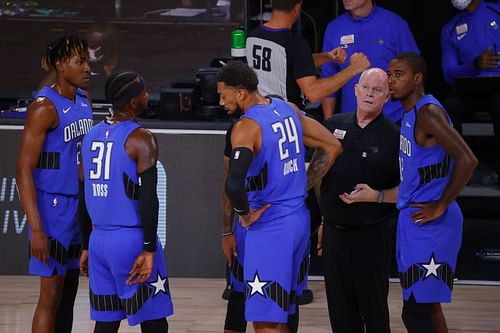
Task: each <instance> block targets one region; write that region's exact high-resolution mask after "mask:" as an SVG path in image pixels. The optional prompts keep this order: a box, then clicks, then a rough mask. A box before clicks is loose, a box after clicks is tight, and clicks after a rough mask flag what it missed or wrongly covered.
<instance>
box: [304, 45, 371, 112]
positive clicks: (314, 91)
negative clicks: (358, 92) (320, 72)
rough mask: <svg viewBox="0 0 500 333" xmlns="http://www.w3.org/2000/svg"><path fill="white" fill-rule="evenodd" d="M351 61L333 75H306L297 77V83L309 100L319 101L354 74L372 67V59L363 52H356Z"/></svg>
mask: <svg viewBox="0 0 500 333" xmlns="http://www.w3.org/2000/svg"><path fill="white" fill-rule="evenodd" d="M349 61H350V64H349V66H347V67H346V68H345V69H343V70H341V71H340V72H338V73H337V74H335V75H333V76H330V77H326V78H322V79H318V78H317V77H316V76H305V77H301V78H299V79H297V80H296V81H297V84H298V85H299V87H300V89H301V90H302V92H303V93H304V95H305V96H306V97H307V99H308V100H309V101H311V102H316V101H319V100H321V99H322V98H323V97H326V96H328V95H331V94H333V93H335V92H336V91H337V90H339V89H340V88H342V86H344V85H345V84H346V83H347V82H348V81H349V80H350V79H352V78H353V77H354V76H356V75H358V74H360V73H362V72H363V71H364V70H365V69H367V68H368V67H370V61H369V60H368V58H367V57H366V55H364V54H363V53H354V54H353V55H351V57H350V60H349Z"/></svg>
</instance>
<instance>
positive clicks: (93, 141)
mask: <svg viewBox="0 0 500 333" xmlns="http://www.w3.org/2000/svg"><path fill="white" fill-rule="evenodd" d="M139 127H140V126H139V125H138V124H137V123H136V122H134V121H132V120H129V121H124V122H119V123H116V124H110V123H108V122H106V121H102V122H100V123H99V124H97V125H96V126H95V127H94V128H93V129H92V130H91V131H90V132H89V133H88V134H87V135H86V136H85V138H84V139H83V145H82V161H83V172H84V174H83V175H84V179H85V202H86V205H87V210H88V212H89V215H90V218H91V219H92V223H93V224H94V225H95V226H96V227H98V228H101V229H105V230H111V229H115V228H119V227H138V226H141V220H140V217H139V201H138V199H139V188H140V186H139V180H138V176H137V164H136V162H135V161H133V160H131V159H130V157H129V156H128V154H127V152H126V150H125V143H126V141H127V138H128V136H129V135H130V133H132V132H133V131H134V130H135V129H137V128H139Z"/></svg>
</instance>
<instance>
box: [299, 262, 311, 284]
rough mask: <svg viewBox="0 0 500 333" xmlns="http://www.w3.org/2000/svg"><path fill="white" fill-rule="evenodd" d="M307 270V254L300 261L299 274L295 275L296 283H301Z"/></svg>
mask: <svg viewBox="0 0 500 333" xmlns="http://www.w3.org/2000/svg"><path fill="white" fill-rule="evenodd" d="M308 271H309V256H308V255H306V256H305V257H304V259H303V260H302V262H301V263H300V268H299V274H298V276H297V283H298V284H300V283H302V282H303V281H304V280H305V278H306V277H307V272H308Z"/></svg>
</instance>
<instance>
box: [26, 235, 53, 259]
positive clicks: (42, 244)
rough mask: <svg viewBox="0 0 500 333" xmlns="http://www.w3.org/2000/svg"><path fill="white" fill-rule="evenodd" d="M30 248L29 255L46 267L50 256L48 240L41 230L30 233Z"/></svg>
mask: <svg viewBox="0 0 500 333" xmlns="http://www.w3.org/2000/svg"><path fill="white" fill-rule="evenodd" d="M30 247H31V255H32V256H34V257H35V258H37V259H38V260H40V261H41V262H43V263H44V264H45V265H47V263H48V262H49V255H50V247H49V239H48V238H47V235H45V233H44V232H43V231H42V230H33V231H32V232H31V239H30Z"/></svg>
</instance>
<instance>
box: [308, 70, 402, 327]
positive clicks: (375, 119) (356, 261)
mask: <svg viewBox="0 0 500 333" xmlns="http://www.w3.org/2000/svg"><path fill="white" fill-rule="evenodd" d="M388 93H389V92H388V84H387V75H386V74H385V71H383V70H381V69H379V68H372V69H368V70H366V71H365V72H363V74H362V75H361V77H360V80H359V82H358V84H356V86H355V94H356V98H357V105H358V106H357V109H356V112H350V113H341V114H338V115H334V116H333V117H332V118H330V119H329V120H328V121H327V123H326V126H327V127H328V129H329V130H330V131H331V132H332V133H333V135H335V136H336V137H337V138H338V139H339V141H340V142H341V143H342V147H343V150H344V152H343V154H342V155H340V156H339V157H338V159H337V160H336V161H335V164H334V165H333V167H332V168H331V169H330V171H329V172H328V174H327V175H326V176H325V178H323V182H322V185H321V190H320V208H321V212H322V214H323V216H324V225H323V227H322V228H321V227H320V231H319V235H318V239H319V240H318V254H319V255H320V254H321V252H322V255H323V261H324V271H325V285H326V294H327V301H328V311H329V315H330V323H331V325H332V329H333V331H334V332H335V333H343V332H345V333H357V332H360V333H361V332H365V329H366V332H378V333H384V332H390V327H389V310H388V304H387V294H388V287H389V285H388V283H389V269H390V263H391V256H392V251H393V247H394V231H393V226H394V222H395V218H396V217H397V210H396V206H395V204H394V203H395V201H396V197H397V185H398V183H399V167H398V151H399V129H398V127H397V126H396V125H394V124H393V123H392V122H391V121H389V120H388V119H387V118H385V117H384V115H383V113H382V108H383V106H384V104H385V102H387V100H388V99H389V95H388ZM314 158H317V156H315V157H314ZM321 234H322V239H321ZM321 241H322V244H321ZM321 245H322V246H323V247H322V248H321Z"/></svg>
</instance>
